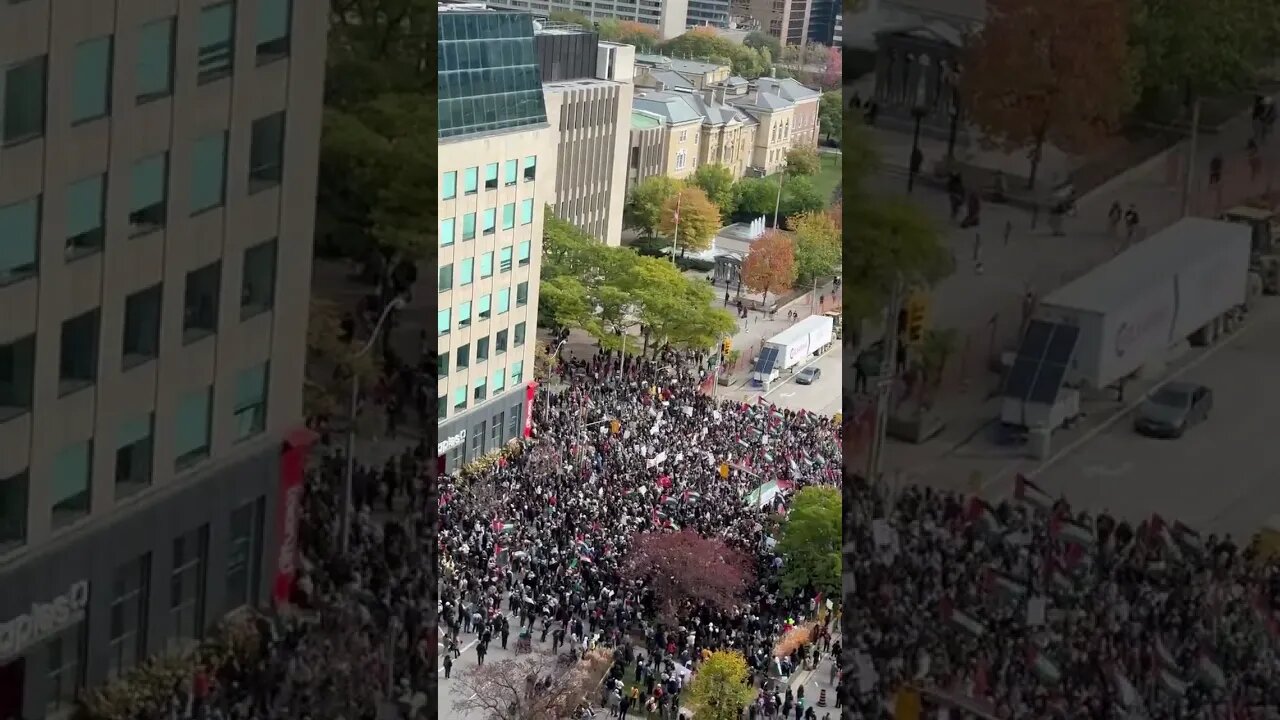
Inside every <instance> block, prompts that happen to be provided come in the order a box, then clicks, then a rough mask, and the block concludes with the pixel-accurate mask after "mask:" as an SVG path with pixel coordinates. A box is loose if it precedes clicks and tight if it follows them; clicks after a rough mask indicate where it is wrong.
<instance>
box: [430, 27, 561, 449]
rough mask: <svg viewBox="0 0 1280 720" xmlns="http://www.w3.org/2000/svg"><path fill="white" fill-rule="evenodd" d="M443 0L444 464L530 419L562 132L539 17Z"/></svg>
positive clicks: (519, 431)
mask: <svg viewBox="0 0 1280 720" xmlns="http://www.w3.org/2000/svg"><path fill="white" fill-rule="evenodd" d="M440 10H441V12H440V16H439V26H438V30H439V36H438V37H439V48H440V88H441V92H440V103H441V113H440V141H439V143H440V144H439V168H440V183H439V193H440V194H439V204H438V208H439V217H440V235H439V252H438V259H439V260H438V276H437V290H438V292H439V297H438V304H437V307H438V310H437V317H436V330H437V342H438V348H437V350H438V352H439V355H438V356H437V374H438V380H437V388H438V403H439V406H438V418H437V427H438V438H439V445H438V446H437V469H438V470H439V471H440V472H452V471H454V470H457V469H458V468H459V467H461V466H462V465H464V464H466V463H467V462H469V461H471V460H474V459H475V458H478V457H480V456H483V455H485V454H486V453H488V452H491V451H493V450H495V449H498V448H501V447H502V446H503V445H505V444H506V443H507V442H510V441H511V440H513V439H517V438H520V437H523V436H525V435H526V434H527V433H528V432H529V429H530V423H531V411H532V404H531V403H532V399H533V397H534V392H535V387H536V383H535V382H534V381H533V369H534V346H535V341H536V338H537V319H538V277H539V271H540V269H541V265H542V225H543V213H544V208H546V207H547V206H548V205H552V206H553V205H554V204H555V202H556V198H555V177H556V135H555V129H554V128H552V127H551V126H550V125H549V124H548V123H547V116H546V106H545V102H544V98H543V89H542V82H541V80H540V76H539V70H538V62H537V57H536V53H535V50H534V26H533V18H532V16H531V15H529V14H528V13H525V12H511V11H502V10H486V9H483V8H481V9H477V8H476V7H475V6H458V7H456V8H450V7H449V6H446V5H441V6H440ZM473 48H483V51H482V52H471V50H472V49H473ZM477 57H478V58H483V60H482V63H483V65H482V66H481V67H477V66H476V63H475V62H469V61H467V59H468V58H477ZM477 72H479V73H483V74H484V77H485V80H486V81H485V82H484V83H474V82H464V81H463V80H464V79H466V78H469V77H473V76H474V73H477Z"/></svg>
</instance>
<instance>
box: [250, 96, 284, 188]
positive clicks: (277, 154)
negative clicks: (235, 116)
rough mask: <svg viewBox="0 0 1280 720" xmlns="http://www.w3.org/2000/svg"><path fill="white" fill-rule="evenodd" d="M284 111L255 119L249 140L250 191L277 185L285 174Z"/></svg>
mask: <svg viewBox="0 0 1280 720" xmlns="http://www.w3.org/2000/svg"><path fill="white" fill-rule="evenodd" d="M284 122H285V117H284V113H283V112H278V113H273V114H271V115H268V116H266V117H264V118H258V119H257V120H254V121H253V129H252V131H251V134H250V142H249V192H251V193H255V192H258V191H259V190H265V189H267V188H271V187H275V186H276V185H279V184H280V178H281V177H282V176H283V174H284Z"/></svg>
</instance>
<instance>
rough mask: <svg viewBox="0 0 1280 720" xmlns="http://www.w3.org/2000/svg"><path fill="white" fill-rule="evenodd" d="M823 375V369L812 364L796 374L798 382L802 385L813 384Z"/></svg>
mask: <svg viewBox="0 0 1280 720" xmlns="http://www.w3.org/2000/svg"><path fill="white" fill-rule="evenodd" d="M820 377H822V370H821V369H819V368H816V367H814V366H812V365H810V366H809V367H807V368H805V369H803V370H801V371H800V372H799V373H797V374H796V382H798V383H800V384H801V385H812V384H814V383H815V382H817V381H818V378H820Z"/></svg>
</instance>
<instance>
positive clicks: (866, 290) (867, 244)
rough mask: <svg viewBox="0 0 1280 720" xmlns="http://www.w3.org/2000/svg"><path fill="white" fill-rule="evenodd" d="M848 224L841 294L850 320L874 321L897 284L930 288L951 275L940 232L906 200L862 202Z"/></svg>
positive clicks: (855, 203)
mask: <svg viewBox="0 0 1280 720" xmlns="http://www.w3.org/2000/svg"><path fill="white" fill-rule="evenodd" d="M845 203H846V204H850V205H851V206H852V207H851V209H850V211H849V212H850V213H851V222H850V223H849V224H848V225H846V226H845V228H844V230H843V235H844V253H843V256H842V257H843V266H844V270H845V274H844V284H843V288H842V290H843V296H844V302H845V316H846V321H847V320H848V319H857V318H867V317H872V316H874V315H875V314H876V313H878V312H880V310H881V309H882V308H883V307H884V306H885V304H886V302H887V301H888V299H889V297H890V295H891V294H892V293H893V290H894V288H895V286H897V284H898V283H899V282H901V283H902V286H903V287H905V288H907V289H910V288H913V287H929V286H932V285H933V284H935V283H936V282H938V281H939V280H941V279H942V278H944V277H946V275H947V274H948V273H949V272H950V271H951V254H950V252H949V251H948V250H947V248H946V247H945V246H944V244H943V241H942V234H941V230H940V228H939V227H938V225H937V224H936V223H934V222H933V221H932V220H931V219H930V218H929V216H928V215H927V214H926V213H925V212H924V211H922V210H921V209H920V208H919V207H917V206H916V205H914V204H912V203H911V202H910V201H908V200H905V199H886V198H875V199H874V200H871V199H865V198H858V199H855V200H853V201H851V200H850V199H846V200H845Z"/></svg>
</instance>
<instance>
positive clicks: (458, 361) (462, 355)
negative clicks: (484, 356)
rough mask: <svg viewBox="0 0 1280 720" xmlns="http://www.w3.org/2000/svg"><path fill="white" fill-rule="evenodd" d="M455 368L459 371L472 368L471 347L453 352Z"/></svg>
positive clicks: (465, 346)
mask: <svg viewBox="0 0 1280 720" xmlns="http://www.w3.org/2000/svg"><path fill="white" fill-rule="evenodd" d="M453 356H454V361H453V366H454V367H456V368H458V369H459V370H466V369H467V368H469V367H471V346H470V345H463V346H461V347H459V348H458V349H457V350H454V351H453Z"/></svg>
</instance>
